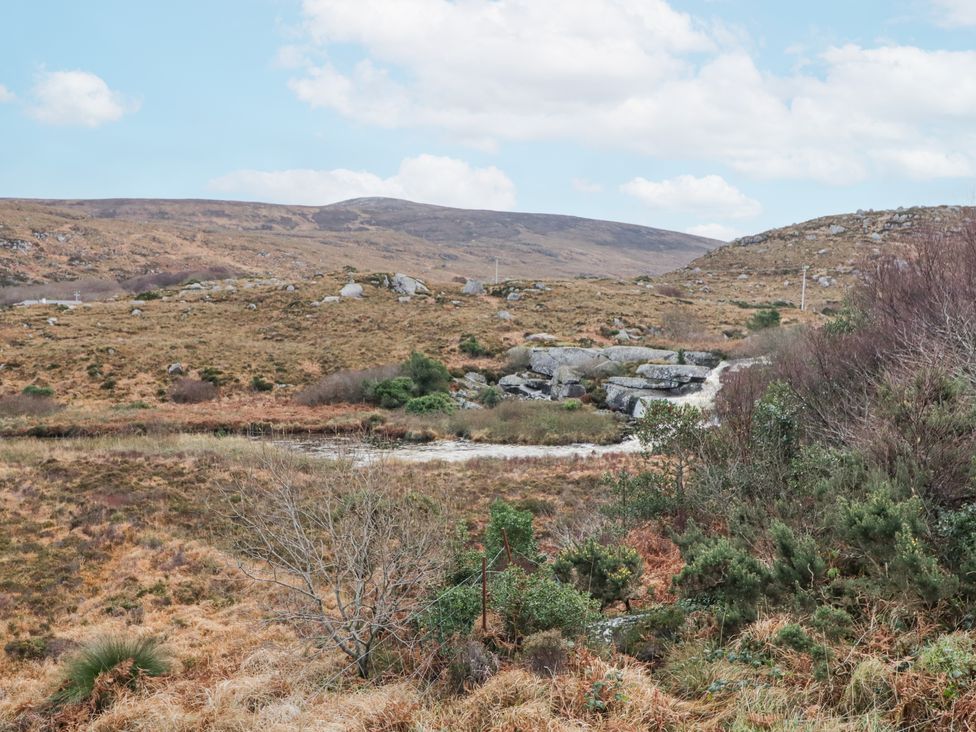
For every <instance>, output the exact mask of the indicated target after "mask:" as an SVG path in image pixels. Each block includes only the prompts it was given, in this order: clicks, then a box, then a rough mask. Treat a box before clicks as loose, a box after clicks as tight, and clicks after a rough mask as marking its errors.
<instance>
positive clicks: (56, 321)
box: [47, 318, 58, 325]
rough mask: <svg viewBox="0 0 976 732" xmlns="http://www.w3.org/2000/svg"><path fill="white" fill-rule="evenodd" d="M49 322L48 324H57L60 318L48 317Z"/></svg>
mask: <svg viewBox="0 0 976 732" xmlns="http://www.w3.org/2000/svg"><path fill="white" fill-rule="evenodd" d="M47 324H48V325H57V324H58V319H57V318H48V319H47Z"/></svg>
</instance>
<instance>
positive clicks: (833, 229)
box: [827, 224, 847, 236]
mask: <svg viewBox="0 0 976 732" xmlns="http://www.w3.org/2000/svg"><path fill="white" fill-rule="evenodd" d="M845 231H847V227H846V226H841V225H840V224H831V225H830V228H829V229H827V233H828V234H830V235H831V236H837V235H838V234H843V233H844V232H845Z"/></svg>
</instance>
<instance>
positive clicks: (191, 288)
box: [183, 282, 203, 290]
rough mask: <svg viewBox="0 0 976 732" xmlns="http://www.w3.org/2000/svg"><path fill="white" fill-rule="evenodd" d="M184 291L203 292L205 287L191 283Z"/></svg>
mask: <svg viewBox="0 0 976 732" xmlns="http://www.w3.org/2000/svg"><path fill="white" fill-rule="evenodd" d="M183 289H184V290H202V289H203V285H201V284H200V283H199V282H191V283H190V284H188V285H187V286H186V287H184V288H183Z"/></svg>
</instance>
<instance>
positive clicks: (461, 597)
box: [420, 584, 481, 642]
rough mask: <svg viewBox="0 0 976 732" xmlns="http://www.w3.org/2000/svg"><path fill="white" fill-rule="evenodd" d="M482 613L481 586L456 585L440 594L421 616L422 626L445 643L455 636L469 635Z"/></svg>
mask: <svg viewBox="0 0 976 732" xmlns="http://www.w3.org/2000/svg"><path fill="white" fill-rule="evenodd" d="M480 613H481V586H480V585H473V584H467V585H455V586H454V587H449V588H447V589H446V590H443V591H441V592H440V593H438V595H437V597H436V599H435V600H434V601H433V602H432V603H431V605H430V607H429V608H428V610H427V611H426V612H425V613H424V614H423V615H422V616H421V618H420V625H421V627H422V628H424V630H426V631H428V632H429V633H432V634H433V635H434V636H435V637H436V638H437V640H438V641H439V642H444V641H445V640H447V639H448V638H450V637H451V636H453V635H467V634H468V632H469V631H470V630H471V626H472V624H473V623H474V620H475V618H477V617H478V615H479V614H480Z"/></svg>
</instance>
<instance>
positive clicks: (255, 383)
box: [251, 376, 274, 391]
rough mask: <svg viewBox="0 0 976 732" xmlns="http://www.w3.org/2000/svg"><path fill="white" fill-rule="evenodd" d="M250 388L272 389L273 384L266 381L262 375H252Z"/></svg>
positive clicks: (255, 389)
mask: <svg viewBox="0 0 976 732" xmlns="http://www.w3.org/2000/svg"><path fill="white" fill-rule="evenodd" d="M251 388H252V389H254V391H272V390H273V389H274V384H273V383H272V382H270V381H266V380H265V379H264V377H263V376H254V377H253V378H252V379H251Z"/></svg>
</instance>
